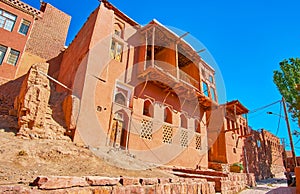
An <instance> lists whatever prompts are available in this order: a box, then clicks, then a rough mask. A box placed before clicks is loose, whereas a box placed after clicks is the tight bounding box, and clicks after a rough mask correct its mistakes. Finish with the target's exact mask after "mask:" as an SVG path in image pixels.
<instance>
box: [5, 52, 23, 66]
mask: <svg viewBox="0 0 300 194" xmlns="http://www.w3.org/2000/svg"><path fill="white" fill-rule="evenodd" d="M19 55H20V52H19V51H17V50H13V49H11V50H10V52H9V55H8V58H7V63H8V64H10V65H16V64H17V61H18V58H19Z"/></svg>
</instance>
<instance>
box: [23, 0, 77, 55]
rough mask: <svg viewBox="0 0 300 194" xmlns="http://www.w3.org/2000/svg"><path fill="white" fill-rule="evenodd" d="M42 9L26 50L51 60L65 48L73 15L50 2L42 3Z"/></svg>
mask: <svg viewBox="0 0 300 194" xmlns="http://www.w3.org/2000/svg"><path fill="white" fill-rule="evenodd" d="M41 11H42V12H43V16H42V18H38V20H37V21H36V22H35V24H34V26H33V29H32V31H31V35H30V38H29V39H28V42H27V44H26V50H25V51H26V52H29V53H31V54H35V55H37V56H39V57H42V58H44V59H47V60H49V59H51V58H54V57H56V56H57V55H59V53H60V52H61V50H62V49H63V48H64V46H65V41H66V37H67V33H68V28H69V25H70V21H71V17H70V16H69V15H67V14H65V13H63V12H62V11H60V10H58V9H57V8H55V7H53V6H52V5H50V4H48V3H42V6H41Z"/></svg>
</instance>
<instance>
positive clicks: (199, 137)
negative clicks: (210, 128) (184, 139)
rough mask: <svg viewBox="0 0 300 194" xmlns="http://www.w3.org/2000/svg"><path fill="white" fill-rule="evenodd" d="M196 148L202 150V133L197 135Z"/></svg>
mask: <svg viewBox="0 0 300 194" xmlns="http://www.w3.org/2000/svg"><path fill="white" fill-rule="evenodd" d="M196 149H197V150H202V141H201V136H200V135H196Z"/></svg>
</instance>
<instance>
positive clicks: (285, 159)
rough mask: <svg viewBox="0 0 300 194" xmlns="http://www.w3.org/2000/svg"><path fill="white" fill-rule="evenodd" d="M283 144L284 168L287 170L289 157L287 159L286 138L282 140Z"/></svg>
mask: <svg viewBox="0 0 300 194" xmlns="http://www.w3.org/2000/svg"><path fill="white" fill-rule="evenodd" d="M281 142H282V147H283V150H282V151H283V153H282V156H283V159H284V167H285V168H286V167H287V157H286V151H285V146H286V145H285V139H284V138H281Z"/></svg>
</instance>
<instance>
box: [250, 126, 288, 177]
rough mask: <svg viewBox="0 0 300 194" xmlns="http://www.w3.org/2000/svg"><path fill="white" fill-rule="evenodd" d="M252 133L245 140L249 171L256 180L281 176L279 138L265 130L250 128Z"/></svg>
mask: <svg viewBox="0 0 300 194" xmlns="http://www.w3.org/2000/svg"><path fill="white" fill-rule="evenodd" d="M252 133H253V136H252V137H249V138H247V139H246V140H245V148H246V155H247V160H248V168H249V172H252V173H254V174H255V178H256V179H257V180H261V179H265V178H270V177H277V176H279V177H280V176H282V175H283V172H284V171H285V170H284V165H283V159H282V146H281V145H280V141H279V138H278V137H276V136H274V135H273V134H271V133H269V132H268V131H265V130H262V132H260V131H254V130H252Z"/></svg>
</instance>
